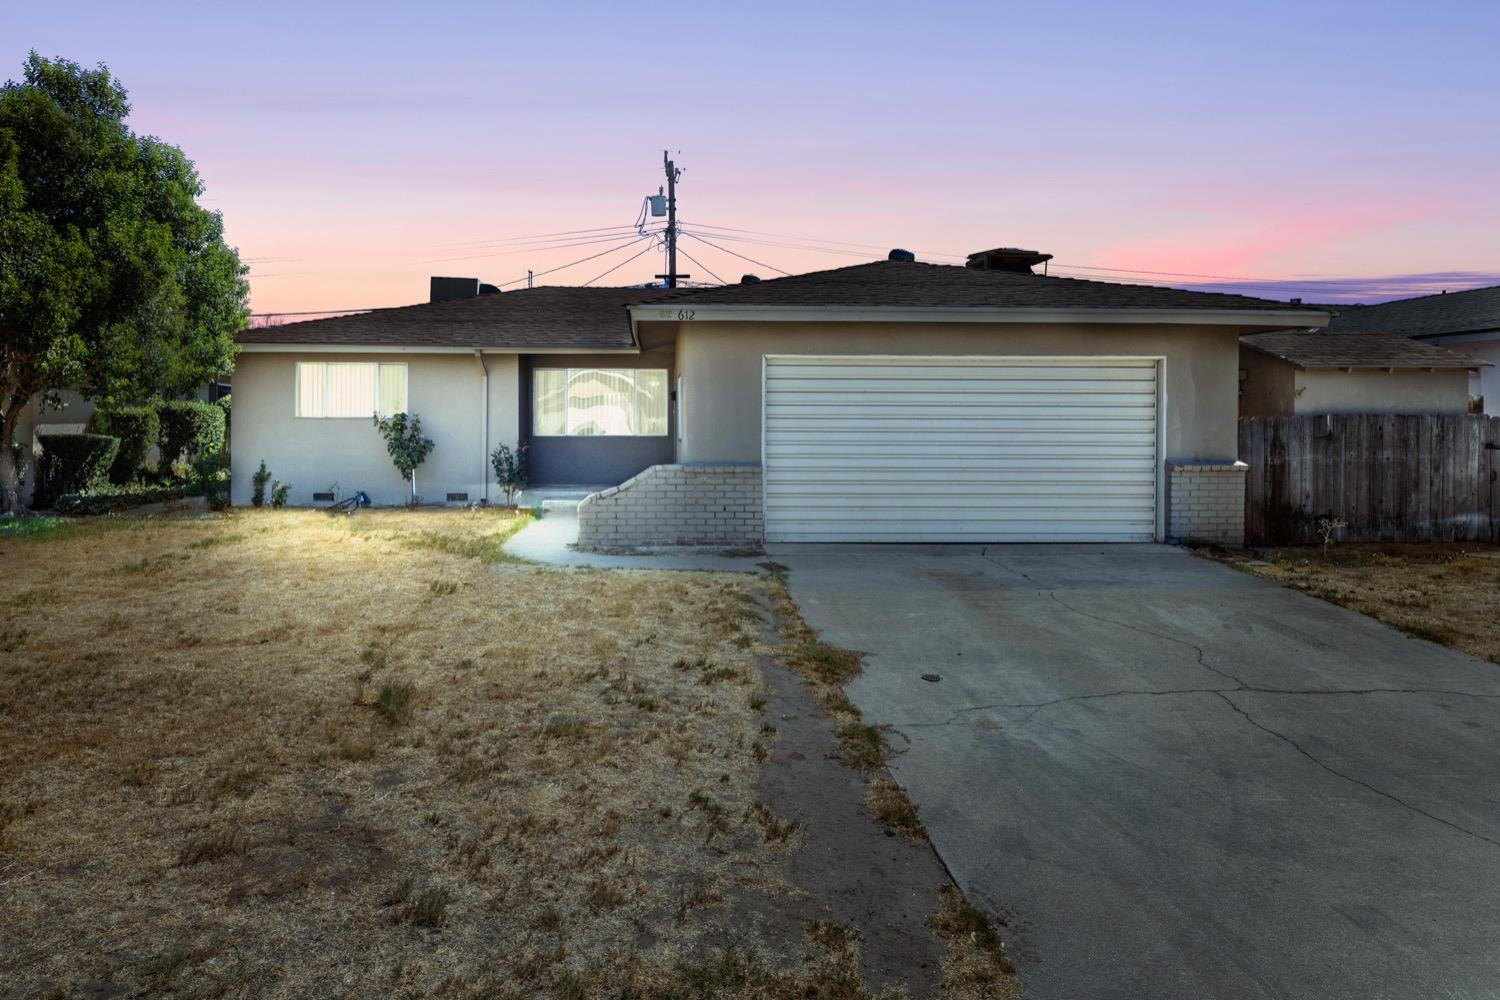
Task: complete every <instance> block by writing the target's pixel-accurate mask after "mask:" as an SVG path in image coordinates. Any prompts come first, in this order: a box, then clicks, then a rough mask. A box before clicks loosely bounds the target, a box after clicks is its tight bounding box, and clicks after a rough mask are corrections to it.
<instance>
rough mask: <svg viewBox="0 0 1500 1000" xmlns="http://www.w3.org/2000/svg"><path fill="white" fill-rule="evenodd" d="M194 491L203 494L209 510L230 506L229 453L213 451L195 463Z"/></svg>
mask: <svg viewBox="0 0 1500 1000" xmlns="http://www.w3.org/2000/svg"><path fill="white" fill-rule="evenodd" d="M193 491H194V492H195V493H202V494H203V498H204V499H205V500H207V501H208V509H209V510H224V509H225V508H227V507H228V506H229V453H228V452H227V451H211V452H208V453H207V454H203V455H199V456H198V457H197V458H196V459H195V460H194V461H193Z"/></svg>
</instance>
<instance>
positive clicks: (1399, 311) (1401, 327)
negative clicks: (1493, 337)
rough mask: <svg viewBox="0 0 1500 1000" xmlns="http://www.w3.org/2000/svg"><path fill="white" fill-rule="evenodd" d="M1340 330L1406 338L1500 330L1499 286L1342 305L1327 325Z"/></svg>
mask: <svg viewBox="0 0 1500 1000" xmlns="http://www.w3.org/2000/svg"><path fill="white" fill-rule="evenodd" d="M1328 329H1330V330H1336V331H1339V332H1355V331H1365V330H1384V331H1386V332H1389V333H1399V334H1401V335H1402V336H1405V337H1436V336H1439V335H1441V334H1445V333H1476V332H1479V331H1481V330H1500V285H1492V286H1490V287H1489V288H1471V289H1469V290H1468V291H1466V292H1448V293H1447V294H1446V295H1424V296H1422V297H1421V298H1417V299H1398V300H1397V301H1395V302H1382V303H1380V304H1379V305H1374V306H1343V307H1340V312H1339V314H1338V315H1337V316H1335V317H1334V318H1333V322H1331V323H1329V324H1328Z"/></svg>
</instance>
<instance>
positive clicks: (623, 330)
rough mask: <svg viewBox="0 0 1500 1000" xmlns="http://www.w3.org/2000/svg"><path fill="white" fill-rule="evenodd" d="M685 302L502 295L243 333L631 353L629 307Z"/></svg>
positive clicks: (617, 292)
mask: <svg viewBox="0 0 1500 1000" xmlns="http://www.w3.org/2000/svg"><path fill="white" fill-rule="evenodd" d="M674 294H676V295H680V294H682V291H681V290H678V291H676V292H673V291H668V290H666V289H651V288H569V287H564V286H544V287H541V288H523V289H520V290H518V291H514V292H502V293H500V294H498V295H480V296H478V297H477V298H470V299H458V300H456V301H451V302H423V303H421V304H420V305H414V306H399V307H397V308H394V309H377V310H375V311H374V312H367V313H356V314H354V315H351V316H335V317H331V318H329V319H314V320H307V321H305V322H302V323H286V324H283V325H281V326H266V327H257V328H255V329H251V330H245V331H243V332H241V333H240V334H239V336H238V337H237V338H236V339H237V340H238V341H239V342H240V343H241V344H338V345H370V346H379V347H386V346H413V347H518V348H527V347H530V348H547V347H563V348H578V349H579V350H588V349H591V348H594V349H598V348H619V347H631V346H633V344H634V341H632V340H631V336H630V315H629V313H627V312H626V311H625V305H626V304H627V303H633V302H652V301H656V300H658V299H662V298H668V297H671V296H672V295H674Z"/></svg>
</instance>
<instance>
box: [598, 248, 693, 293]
mask: <svg viewBox="0 0 1500 1000" xmlns="http://www.w3.org/2000/svg"><path fill="white" fill-rule="evenodd" d="M655 249H656V241H655V240H652V241H651V245H650V246H648V247H647V248H646V249H644V250H642V251H641V252H640V253H635V254H631V255H630V256H629V257H626V258H625V259H624V260H622V261H620V263H618V264H616V265H615V266H614V267H612V268H610V269H609V270H608V271H605V272H604V274H601V275H598V276H597V277H593V278H590V279H589V280H588V281H585V282H584V283H583V286H582V287H584V288H587V287H588V286H589V285H592V284H593V283H594V282H596V281H598V280H599V279H600V278H603V277H605V276H606V275H610V274H613V273H615V272H616V271H618V270H619V269H620V268H622V267H624V266H625V265H626V264H629V263H630V262H631V261H633V260H635V259H636V258H638V257H644V256H645V255H646V254H648V253H650V252H651V251H652V250H655ZM683 256H684V257H686V256H687V255H686V254H683ZM688 259H689V260H691V259H692V258H688Z"/></svg>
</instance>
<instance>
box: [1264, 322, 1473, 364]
mask: <svg viewBox="0 0 1500 1000" xmlns="http://www.w3.org/2000/svg"><path fill="white" fill-rule="evenodd" d="M1240 343H1241V344H1243V345H1245V346H1246V347H1251V348H1254V349H1255V350H1257V351H1261V352H1264V353H1266V354H1270V355H1272V356H1273V357H1278V358H1280V359H1281V360H1283V361H1287V362H1290V363H1291V364H1294V365H1296V366H1297V367H1299V368H1480V367H1484V366H1486V365H1488V364H1489V362H1487V361H1478V360H1476V359H1474V358H1471V357H1468V356H1466V355H1463V354H1460V353H1458V352H1457V351H1450V350H1449V349H1448V348H1446V347H1439V346H1437V345H1436V344H1425V343H1423V342H1422V341H1420V340H1412V339H1411V338H1409V337H1403V336H1401V335H1400V334H1395V333H1330V332H1328V331H1326V330H1313V331H1305V330H1290V331H1285V332H1281V333H1256V334H1251V335H1250V336H1248V337H1241V338H1240Z"/></svg>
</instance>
